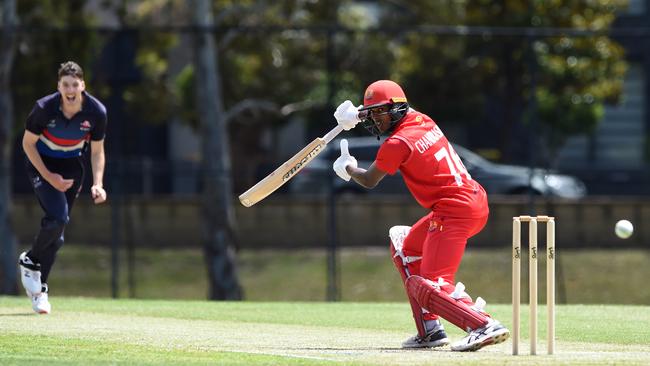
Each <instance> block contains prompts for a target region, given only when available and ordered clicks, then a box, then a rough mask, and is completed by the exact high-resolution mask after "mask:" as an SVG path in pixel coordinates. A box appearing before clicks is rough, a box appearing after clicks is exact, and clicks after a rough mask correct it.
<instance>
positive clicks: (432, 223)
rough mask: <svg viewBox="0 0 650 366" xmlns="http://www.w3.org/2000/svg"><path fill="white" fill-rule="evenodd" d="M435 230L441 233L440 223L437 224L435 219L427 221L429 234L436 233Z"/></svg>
mask: <svg viewBox="0 0 650 366" xmlns="http://www.w3.org/2000/svg"><path fill="white" fill-rule="evenodd" d="M436 229H437V230H438V231H442V223H441V222H440V223H439V222H438V221H436V219H432V220H431V221H429V231H430V232H431V231H436Z"/></svg>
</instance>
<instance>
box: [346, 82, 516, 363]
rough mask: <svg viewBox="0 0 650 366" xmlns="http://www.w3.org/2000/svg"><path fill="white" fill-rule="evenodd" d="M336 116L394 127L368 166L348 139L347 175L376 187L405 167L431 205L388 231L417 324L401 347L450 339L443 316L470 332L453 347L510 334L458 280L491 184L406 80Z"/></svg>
mask: <svg viewBox="0 0 650 366" xmlns="http://www.w3.org/2000/svg"><path fill="white" fill-rule="evenodd" d="M334 117H335V118H336V120H337V122H338V123H339V125H341V126H342V127H343V129H345V130H350V129H352V128H354V127H355V126H356V125H357V123H359V122H361V123H362V125H363V126H364V127H365V128H366V129H368V130H369V131H370V132H371V133H372V134H373V135H376V136H380V135H382V134H388V135H389V137H388V138H387V139H386V140H385V141H384V142H383V143H382V144H381V146H380V147H379V151H378V152H377V156H376V158H375V161H374V162H373V163H372V164H371V165H370V167H369V168H368V169H367V170H366V169H362V168H359V167H357V161H356V159H355V158H354V157H353V156H350V154H349V152H348V148H347V141H346V140H342V141H341V156H340V157H339V158H338V159H337V160H336V161H335V162H334V166H333V168H334V171H335V172H336V174H337V175H338V176H339V177H340V178H342V179H344V180H346V181H349V180H350V178H352V179H354V181H355V182H357V183H358V184H360V185H362V186H364V187H366V188H373V187H375V186H376V185H377V183H379V181H381V180H382V179H383V178H384V177H385V176H386V174H391V175H392V174H395V173H396V172H397V171H398V170H399V171H400V172H401V175H402V177H404V181H405V183H406V186H407V187H408V189H409V190H410V192H411V194H412V195H413V197H414V198H415V199H416V201H417V202H418V203H419V204H420V205H421V206H422V207H424V208H425V209H428V210H430V212H429V213H428V214H427V215H426V216H424V217H422V218H421V219H420V220H419V221H418V222H416V223H415V224H414V225H413V226H411V227H409V226H394V227H392V228H391V229H390V231H389V237H390V239H391V252H392V254H393V261H394V262H395V265H396V267H397V269H398V271H399V272H400V274H401V276H402V279H403V280H404V285H405V288H406V293H407V295H408V298H409V302H410V304H411V309H412V310H413V318H414V319H415V323H416V327H417V330H418V334H417V335H415V336H413V337H411V338H409V339H408V340H406V341H405V342H404V343H403V344H402V347H403V348H430V347H440V346H444V345H447V344H449V339H448V338H447V334H446V333H445V330H444V328H443V325H442V324H441V323H440V321H439V319H438V317H442V318H443V319H445V320H447V321H449V322H450V323H452V324H454V325H456V326H458V327H460V328H461V329H463V330H464V331H466V332H467V333H468V334H467V336H466V337H464V338H463V339H461V340H460V341H458V342H456V343H454V344H452V346H451V349H452V350H453V351H476V350H479V349H481V348H483V347H484V346H487V345H490V344H497V343H501V342H503V341H505V340H506V339H507V338H508V336H509V331H508V329H506V328H505V327H504V326H503V325H501V323H499V322H498V321H497V320H495V319H493V318H492V317H491V316H490V315H489V314H488V313H486V312H485V311H484V309H483V308H484V306H485V301H484V300H483V299H481V298H480V297H479V298H477V300H476V302H474V301H472V298H471V297H470V296H469V295H468V294H467V293H466V292H465V291H464V286H463V284H462V283H460V282H459V283H458V284H456V285H454V283H455V278H454V276H455V274H456V272H457V271H458V266H459V265H460V262H461V259H462V257H463V253H464V251H465V245H466V244H467V240H468V239H469V238H470V237H472V236H474V235H476V234H477V233H478V232H480V231H481V229H483V227H484V226H485V224H486V222H487V218H488V212H489V210H488V201H487V195H486V193H485V190H484V189H483V187H482V186H481V185H480V184H479V183H478V182H477V181H475V180H473V179H472V177H471V176H470V174H469V173H468V172H467V169H465V166H464V165H463V163H462V161H461V160H460V158H459V157H458V155H457V154H456V152H455V151H454V148H453V147H452V145H451V144H450V143H449V141H448V140H447V138H446V137H445V135H444V134H443V133H442V130H441V129H440V127H438V125H437V124H436V123H435V122H434V121H433V120H432V119H431V118H429V117H428V116H427V115H425V114H423V113H420V112H418V111H416V110H414V109H412V108H410V107H409V104H408V102H407V99H406V95H405V94H404V91H403V90H402V88H401V87H400V86H399V85H398V84H396V83H395V82H393V81H390V80H379V81H376V82H374V83H372V84H370V85H369V86H368V88H367V89H366V92H365V94H364V98H363V106H361V107H355V106H354V105H353V104H352V102H350V101H347V100H346V101H345V102H343V103H341V105H339V107H338V108H337V109H336V112H335V113H334Z"/></svg>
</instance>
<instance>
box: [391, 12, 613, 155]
mask: <svg viewBox="0 0 650 366" xmlns="http://www.w3.org/2000/svg"><path fill="white" fill-rule="evenodd" d="M625 3H626V1H625V0H618V1H609V0H594V1H588V2H575V1H553V2H549V1H533V2H531V1H525V0H505V1H485V0H463V1H444V2H443V1H441V2H431V1H425V0H409V1H391V2H390V3H389V4H387V3H386V4H383V5H382V9H383V10H384V11H381V12H380V13H379V14H380V19H381V20H380V21H379V23H380V24H385V25H389V26H391V27H393V28H396V29H400V27H401V28H402V31H401V32H399V31H397V32H394V36H393V37H392V42H391V43H390V45H391V47H390V48H387V50H386V52H385V54H386V55H387V56H388V57H391V55H392V57H393V58H394V63H393V65H392V70H393V74H394V75H395V76H396V79H398V80H399V81H402V82H403V83H404V84H406V86H407V87H408V91H409V97H410V99H411V101H412V102H413V104H414V105H416V106H417V107H418V108H422V110H423V111H425V112H428V113H431V114H432V116H434V118H435V119H439V120H441V121H451V122H453V123H461V124H464V125H466V126H467V125H470V124H474V126H475V128H478V129H482V128H483V129H485V131H486V132H488V131H498V133H497V138H496V143H495V145H496V147H498V148H499V150H500V151H501V152H503V153H504V154H505V155H504V159H505V160H510V159H512V158H513V157H514V156H516V154H513V153H512V152H513V150H514V149H516V148H520V149H521V147H522V145H525V144H521V143H518V135H517V134H516V133H514V131H517V130H518V129H519V130H520V129H521V127H522V125H523V124H525V123H526V121H527V120H528V119H530V118H531V117H532V116H531V115H530V114H525V113H524V111H525V110H526V107H527V106H528V104H529V102H530V101H531V97H535V98H536V99H535V100H536V102H537V106H538V117H539V121H540V124H541V128H540V131H541V132H539V133H540V136H541V137H542V138H543V139H544V142H545V147H546V148H547V149H548V151H549V154H548V158H549V159H550V160H552V159H553V156H554V155H555V152H556V151H557V150H558V149H559V148H560V147H561V146H562V145H563V143H564V141H565V140H566V138H567V137H569V136H571V135H575V134H583V133H589V132H591V131H593V130H594V128H595V127H596V125H597V124H598V122H599V121H600V120H601V118H602V113H603V108H604V104H606V103H613V102H616V101H617V99H618V97H619V96H620V93H621V86H622V81H623V76H624V73H625V69H626V66H625V65H626V64H625V61H624V56H623V49H622V48H621V47H620V46H619V45H618V44H616V42H614V41H612V40H611V39H610V38H609V37H607V36H606V31H607V29H608V28H609V26H610V25H611V23H612V21H613V20H614V18H615V16H616V10H617V9H618V8H620V7H622V6H624V5H625ZM431 24H435V25H443V26H450V27H453V26H459V25H462V26H467V27H484V28H486V29H485V31H484V32H483V34H473V35H469V36H467V35H463V34H458V35H453V34H450V33H451V32H449V33H448V34H442V33H436V32H435V31H433V32H430V33H424V34H422V33H417V32H408V29H412V27H413V26H416V27H418V26H419V27H422V28H425V29H426V27H427V26H428V25H431ZM503 27H508V28H509V29H511V30H516V29H517V28H520V29H521V32H518V33H517V32H514V31H513V32H511V34H509V35H506V34H498V32H497V31H496V29H497V28H503ZM535 27H544V28H565V29H581V30H589V31H593V32H599V33H598V34H595V35H591V36H580V37H570V36H568V35H567V36H557V37H550V36H538V37H535V38H533V37H531V36H530V35H529V34H528V33H526V32H527V31H526V30H524V28H527V29H531V28H535ZM531 45H532V46H531ZM533 74H534V75H533ZM533 81H534V82H535V84H534V85H533ZM533 88H534V90H535V91H534V92H533ZM532 93H534V95H532ZM482 136H484V134H483V135H482ZM482 143H483V144H486V143H488V144H489V143H491V142H489V141H486V140H485V139H484V140H483V141H482ZM493 146H494V145H493ZM524 150H525V148H524Z"/></svg>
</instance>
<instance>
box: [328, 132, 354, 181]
mask: <svg viewBox="0 0 650 366" xmlns="http://www.w3.org/2000/svg"><path fill="white" fill-rule="evenodd" d="M348 166H352V167H354V168H356V167H357V159H355V158H354V156H350V151H348V140H346V139H343V140H341V156H339V158H338V159H336V161H335V162H334V164H333V166H332V168H334V171H335V172H336V175H338V176H339V177H340V178H341V179H343V180H344V181H346V182H348V181H350V178H351V177H350V173H348V171H347V170H346V168H347V167H348Z"/></svg>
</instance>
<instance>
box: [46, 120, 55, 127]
mask: <svg viewBox="0 0 650 366" xmlns="http://www.w3.org/2000/svg"><path fill="white" fill-rule="evenodd" d="M54 127H56V119H54V118H52V119H51V120H50V122H48V123H47V128H54Z"/></svg>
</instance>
